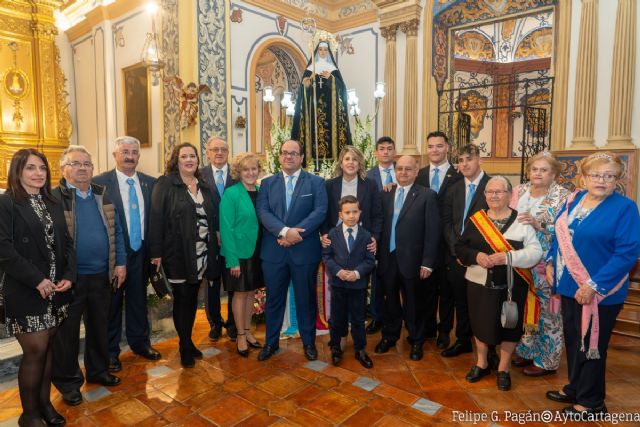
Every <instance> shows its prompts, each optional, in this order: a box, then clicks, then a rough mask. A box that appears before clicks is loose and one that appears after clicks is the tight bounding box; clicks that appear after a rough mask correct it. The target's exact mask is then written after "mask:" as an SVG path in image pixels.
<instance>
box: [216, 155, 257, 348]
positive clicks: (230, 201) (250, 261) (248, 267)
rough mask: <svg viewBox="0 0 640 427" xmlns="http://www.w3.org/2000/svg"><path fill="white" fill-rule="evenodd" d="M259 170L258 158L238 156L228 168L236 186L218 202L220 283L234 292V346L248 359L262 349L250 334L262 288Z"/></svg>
mask: <svg viewBox="0 0 640 427" xmlns="http://www.w3.org/2000/svg"><path fill="white" fill-rule="evenodd" d="M261 169H262V168H261V166H260V158H259V157H258V156H257V155H255V154H253V153H242V154H238V155H237V156H236V157H235V159H234V160H233V164H232V165H231V176H232V177H233V179H235V180H238V181H239V182H238V183H237V184H235V185H233V186H231V187H229V188H227V189H226V190H225V192H224V195H223V196H222V201H221V202H220V241H221V244H222V249H221V253H222V255H223V256H224V257H225V260H226V265H225V269H224V272H223V274H224V281H223V282H224V284H225V287H226V290H227V291H233V292H234V294H233V301H232V308H233V317H234V320H235V322H236V326H237V327H238V340H237V343H236V345H237V350H238V354H240V355H241V356H243V357H247V356H248V355H249V347H253V348H261V347H262V345H261V344H260V343H259V342H258V341H257V340H256V338H255V337H254V336H253V335H251V332H250V327H251V316H252V314H253V300H254V293H255V290H256V289H258V288H261V287H263V286H264V285H263V280H262V268H261V266H260V237H261V236H260V235H261V231H260V226H259V224H258V216H257V215H256V208H255V207H256V199H257V196H258V190H259V187H258V186H257V185H256V181H257V180H258V175H259V174H260V171H261Z"/></svg>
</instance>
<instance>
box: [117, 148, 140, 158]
mask: <svg viewBox="0 0 640 427" xmlns="http://www.w3.org/2000/svg"><path fill="white" fill-rule="evenodd" d="M118 153H120V155H121V156H125V157H126V156H134V157H135V156H139V155H140V152H139V151H137V150H133V151H129V150H122V151H118Z"/></svg>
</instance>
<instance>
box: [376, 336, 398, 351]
mask: <svg viewBox="0 0 640 427" xmlns="http://www.w3.org/2000/svg"><path fill="white" fill-rule="evenodd" d="M395 345H396V343H394V342H391V341H389V340H388V339H386V338H382V340H380V342H379V343H378V345H376V349H375V352H376V353H378V354H382V353H386V352H387V351H389V349H390V348H391V347H395Z"/></svg>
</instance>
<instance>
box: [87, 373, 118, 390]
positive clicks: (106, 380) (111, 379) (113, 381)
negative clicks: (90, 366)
mask: <svg viewBox="0 0 640 427" xmlns="http://www.w3.org/2000/svg"><path fill="white" fill-rule="evenodd" d="M87 382H88V383H91V384H102V385H103V386H105V387H112V386H114V385H118V384H120V378H118V377H116V376H115V375H111V374H107V375H105V376H104V377H102V378H87Z"/></svg>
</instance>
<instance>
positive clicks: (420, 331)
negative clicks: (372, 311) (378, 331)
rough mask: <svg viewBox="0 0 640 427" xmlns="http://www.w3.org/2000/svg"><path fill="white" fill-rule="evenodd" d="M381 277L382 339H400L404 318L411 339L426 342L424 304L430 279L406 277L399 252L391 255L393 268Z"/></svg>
mask: <svg viewBox="0 0 640 427" xmlns="http://www.w3.org/2000/svg"><path fill="white" fill-rule="evenodd" d="M419 268H420V266H416V271H419ZM380 279H381V281H382V283H383V284H384V290H385V293H384V297H385V301H384V317H383V319H384V320H383V326H382V338H385V339H387V340H388V341H390V342H393V343H395V342H396V341H398V339H399V338H400V332H401V330H402V320H403V319H404V321H405V323H406V325H407V330H408V331H409V342H411V344H422V343H423V342H424V339H425V333H424V332H425V322H424V319H425V318H424V312H423V311H422V310H420V308H422V307H423V305H424V303H423V299H424V288H425V286H427V284H426V280H421V279H420V278H419V277H415V278H411V279H409V278H406V277H404V276H403V275H402V274H401V273H400V270H399V268H398V261H397V260H396V253H395V251H394V252H392V253H391V255H389V268H387V271H385V273H384V274H383V275H382V276H381V277H380ZM401 298H402V300H401Z"/></svg>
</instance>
